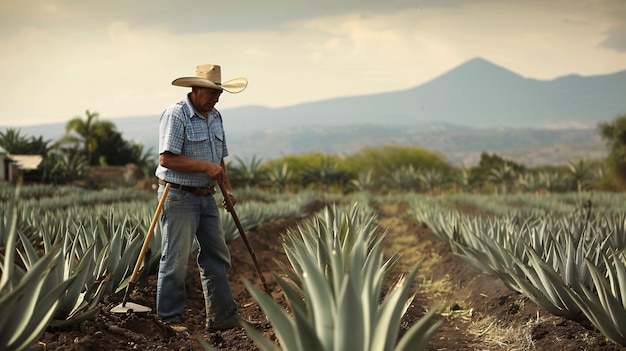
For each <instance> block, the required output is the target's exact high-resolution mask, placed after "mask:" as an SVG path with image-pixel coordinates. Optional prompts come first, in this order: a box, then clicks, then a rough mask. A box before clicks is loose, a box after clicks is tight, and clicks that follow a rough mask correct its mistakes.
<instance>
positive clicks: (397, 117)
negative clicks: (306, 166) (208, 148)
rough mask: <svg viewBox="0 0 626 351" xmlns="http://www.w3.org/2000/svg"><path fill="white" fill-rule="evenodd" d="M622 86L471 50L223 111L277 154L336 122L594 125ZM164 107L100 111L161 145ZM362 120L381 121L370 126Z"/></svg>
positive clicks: (444, 127)
mask: <svg viewBox="0 0 626 351" xmlns="http://www.w3.org/2000/svg"><path fill="white" fill-rule="evenodd" d="M624 87H626V70H624V71H619V72H615V73H612V74H603V75H594V76H581V75H578V74H569V75H566V76H562V77H557V78H555V79H552V80H538V79H534V78H526V77H523V76H522V75H520V74H518V73H515V72H512V71H510V70H508V69H506V68H504V67H502V66H499V65H496V64H494V63H491V62H489V61H487V60H485V59H482V58H473V59H471V60H469V61H466V62H465V63H463V64H461V65H459V66H457V67H455V68H453V69H451V70H449V71H447V72H444V73H443V74H441V75H439V76H438V77H436V78H434V79H431V80H429V81H427V82H425V83H423V84H420V85H418V86H415V87H413V88H409V89H404V90H398V91H390V92H383V93H374V94H367V95H357V96H347V97H335V98H331V99H326V100H321V101H314V102H306V103H300V104H295V105H291V106H286V107H280V108H269V107H264V106H258V105H252V106H242V107H235V108H229V109H224V110H220V111H221V112H222V115H223V116H224V125H225V129H226V134H227V138H228V141H229V146H230V147H231V154H232V153H234V152H237V153H241V155H242V156H243V157H250V156H252V155H251V154H250V152H257V153H259V154H261V155H262V156H263V157H271V156H272V155H273V156H274V157H278V156H280V155H281V154H289V153H294V152H306V151H307V150H305V149H303V148H301V147H300V146H299V145H298V144H299V143H302V142H303V140H310V136H311V135H317V136H318V137H320V134H319V133H317V132H313V129H314V128H317V129H321V130H325V133H326V134H330V135H332V134H333V130H334V129H337V128H348V129H350V128H352V129H354V130H360V131H359V132H355V133H366V132H365V131H366V130H367V133H369V134H368V135H357V134H355V133H352V134H345V133H344V134H342V136H341V138H342V139H341V140H330V139H325V141H324V143H325V144H324V145H320V146H323V147H330V146H332V145H329V144H328V143H337V144H350V145H353V146H361V147H365V146H368V145H370V144H371V143H372V140H380V139H381V136H380V135H377V132H378V133H382V131H383V128H382V127H393V128H395V129H394V131H393V132H391V131H389V130H386V131H385V133H386V134H385V135H386V136H387V137H389V138H390V139H389V141H388V142H391V143H393V141H394V140H400V139H402V138H404V137H405V136H406V134H403V133H406V132H407V131H410V133H413V134H415V135H420V134H425V133H431V134H434V135H439V136H440V137H442V138H443V135H444V134H445V133H448V134H449V133H458V132H462V131H465V132H470V131H491V132H493V133H496V134H493V135H494V136H493V138H496V139H497V137H496V135H497V133H501V132H502V131H507V130H527V131H528V133H530V134H529V138H531V136H530V135H531V134H532V133H533V131H537V130H553V131H556V130H565V131H566V133H569V132H568V131H569V130H572V129H579V130H587V132H589V133H592V132H593V129H595V128H596V127H597V124H598V123H600V122H608V121H610V120H612V119H613V118H614V117H615V116H617V115H620V114H623V113H625V112H626V89H624ZM170 103H171V102H170ZM164 107H165V106H164ZM160 112H161V111H160V110H159V111H158V112H155V114H154V115H150V116H135V117H122V118H115V119H107V118H101V119H102V120H109V121H111V122H113V123H115V124H116V126H117V129H118V131H120V132H121V133H122V135H123V137H124V139H126V140H133V141H135V142H141V143H143V144H144V145H145V146H146V148H148V147H152V148H154V149H155V150H156V148H157V143H158V116H159V115H160ZM68 120H69V119H68ZM362 126H380V127H379V128H378V129H377V128H375V127H374V128H369V129H367V128H365V129H364V128H361V127H362ZM64 127H65V123H54V124H43V125H37V126H27V127H19V128H16V129H20V130H21V131H22V135H24V134H27V135H34V136H39V135H42V136H44V138H51V139H53V140H56V139H58V138H60V137H61V136H62V135H63V131H64ZM5 128H6V127H0V129H5ZM359 128H361V129H359ZM294 129H299V130H300V133H292V132H293V131H294ZM392 134H393V135H392ZM268 135H269V136H271V135H273V138H274V140H275V141H276V142H275V144H274V145H267V143H266V144H264V145H256V146H255V145H253V142H254V140H255V139H259V140H260V139H263V140H265V139H266V138H267V137H268ZM280 135H290V136H291V137H292V138H293V139H291V140H280V143H279V142H278V141H279V140H278V137H277V136H280ZM483 137H485V136H483ZM485 138H488V137H485ZM597 141H598V140H597V139H596V140H595V141H594V142H597ZM313 142H315V140H313ZM486 142H487V140H485V143H486ZM242 143H243V144H246V145H248V146H247V147H246V148H238V146H237V145H238V144H242ZM251 143H252V145H251ZM279 144H280V147H279ZM310 146H314V145H310ZM503 146H506V145H503ZM543 147H546V145H543ZM502 150H504V149H502ZM458 151H463V150H458ZM446 152H454V150H447V151H446Z"/></svg>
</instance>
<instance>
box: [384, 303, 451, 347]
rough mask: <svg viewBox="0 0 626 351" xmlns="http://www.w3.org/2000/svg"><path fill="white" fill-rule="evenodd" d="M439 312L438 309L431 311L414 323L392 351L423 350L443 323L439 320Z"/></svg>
mask: <svg viewBox="0 0 626 351" xmlns="http://www.w3.org/2000/svg"><path fill="white" fill-rule="evenodd" d="M439 312H440V310H439V308H434V309H431V310H430V311H428V313H426V315H424V316H423V317H421V318H420V319H419V320H418V321H417V322H415V324H414V325H413V326H411V328H409V330H407V332H406V333H405V334H404V335H403V336H402V338H401V339H400V341H399V342H398V344H397V345H396V347H395V348H394V351H420V350H425V349H426V346H427V345H428V342H429V341H430V339H431V338H432V336H433V335H434V334H435V333H436V332H437V329H439V327H440V326H441V324H442V323H443V320H441V318H439ZM436 319H437V320H436Z"/></svg>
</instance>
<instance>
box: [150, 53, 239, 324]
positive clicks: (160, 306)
mask: <svg viewBox="0 0 626 351" xmlns="http://www.w3.org/2000/svg"><path fill="white" fill-rule="evenodd" d="M247 84H248V81H247V79H245V78H237V79H233V80H230V81H228V82H225V83H223V84H222V83H221V71H220V66H218V65H210V64H207V65H199V66H197V67H196V74H195V76H194V77H183V78H178V79H175V80H174V81H173V82H172V85H176V86H181V87H189V88H191V92H190V93H188V94H187V97H186V98H185V99H183V100H182V101H180V102H178V103H176V104H174V105H172V106H169V107H168V108H166V109H165V111H164V112H163V114H162V115H161V119H160V122H159V166H158V167H157V169H156V176H157V177H158V178H159V191H158V193H159V197H160V196H162V194H163V190H164V189H165V184H167V183H169V184H170V190H169V191H168V194H167V199H166V202H165V204H164V206H163V212H162V213H161V218H160V219H161V233H162V236H163V238H162V242H161V260H160V265H159V275H158V281H157V297H156V304H157V314H158V316H159V318H161V320H163V322H164V323H166V324H168V325H170V326H172V328H173V329H174V330H176V331H178V332H183V331H186V330H187V328H186V327H185V326H184V324H183V323H182V319H181V316H182V314H183V311H184V307H185V299H186V291H185V276H186V274H187V268H188V262H189V257H190V254H191V249H192V244H193V241H194V238H195V239H196V240H197V242H198V244H199V247H200V250H199V253H198V257H197V263H198V267H199V268H200V278H201V281H202V290H203V292H204V298H205V305H206V319H207V322H206V327H207V328H208V329H209V330H225V329H229V328H233V327H236V326H239V319H240V317H239V313H238V312H237V303H236V302H235V300H234V298H233V294H232V290H231V287H230V283H229V281H228V277H227V273H228V270H229V269H230V252H229V250H228V247H227V246H226V241H225V238H224V233H223V229H222V224H221V223H220V215H219V212H218V207H217V204H216V202H215V198H214V197H213V194H215V185H216V182H222V184H223V185H224V188H225V189H226V194H223V195H224V196H229V198H230V200H231V203H232V204H233V205H234V204H235V203H236V199H235V197H234V196H233V194H232V192H231V190H232V188H231V186H230V183H229V181H228V176H227V174H226V167H225V164H224V157H226V156H228V148H227V146H226V139H225V134H224V129H223V125H222V116H221V115H220V113H219V112H218V111H217V110H216V109H215V104H216V103H217V102H218V101H219V97H220V94H221V93H222V91H224V90H225V91H227V92H229V93H238V92H241V91H242V90H244V89H245V88H246V86H247Z"/></svg>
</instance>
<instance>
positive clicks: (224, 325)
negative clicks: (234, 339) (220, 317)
mask: <svg viewBox="0 0 626 351" xmlns="http://www.w3.org/2000/svg"><path fill="white" fill-rule="evenodd" d="M240 321H241V316H239V313H235V314H234V315H233V316H232V317H230V318H228V319H226V320H224V321H220V322H215V321H214V320H212V319H209V321H208V322H207V323H206V328H207V329H208V330H209V331H223V330H228V329H233V328H241V327H242V325H241V322H240Z"/></svg>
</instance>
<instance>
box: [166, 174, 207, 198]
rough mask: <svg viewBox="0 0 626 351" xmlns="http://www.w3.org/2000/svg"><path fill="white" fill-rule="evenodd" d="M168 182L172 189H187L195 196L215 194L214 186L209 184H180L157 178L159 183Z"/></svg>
mask: <svg viewBox="0 0 626 351" xmlns="http://www.w3.org/2000/svg"><path fill="white" fill-rule="evenodd" d="M168 183H169V184H170V188H173V189H180V190H184V191H188V192H190V193H192V194H194V195H197V196H204V195H209V194H215V186H214V185H211V186H187V185H180V184H174V183H170V182H166V181H164V180H163V179H161V178H159V184H161V185H165V184H168Z"/></svg>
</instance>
